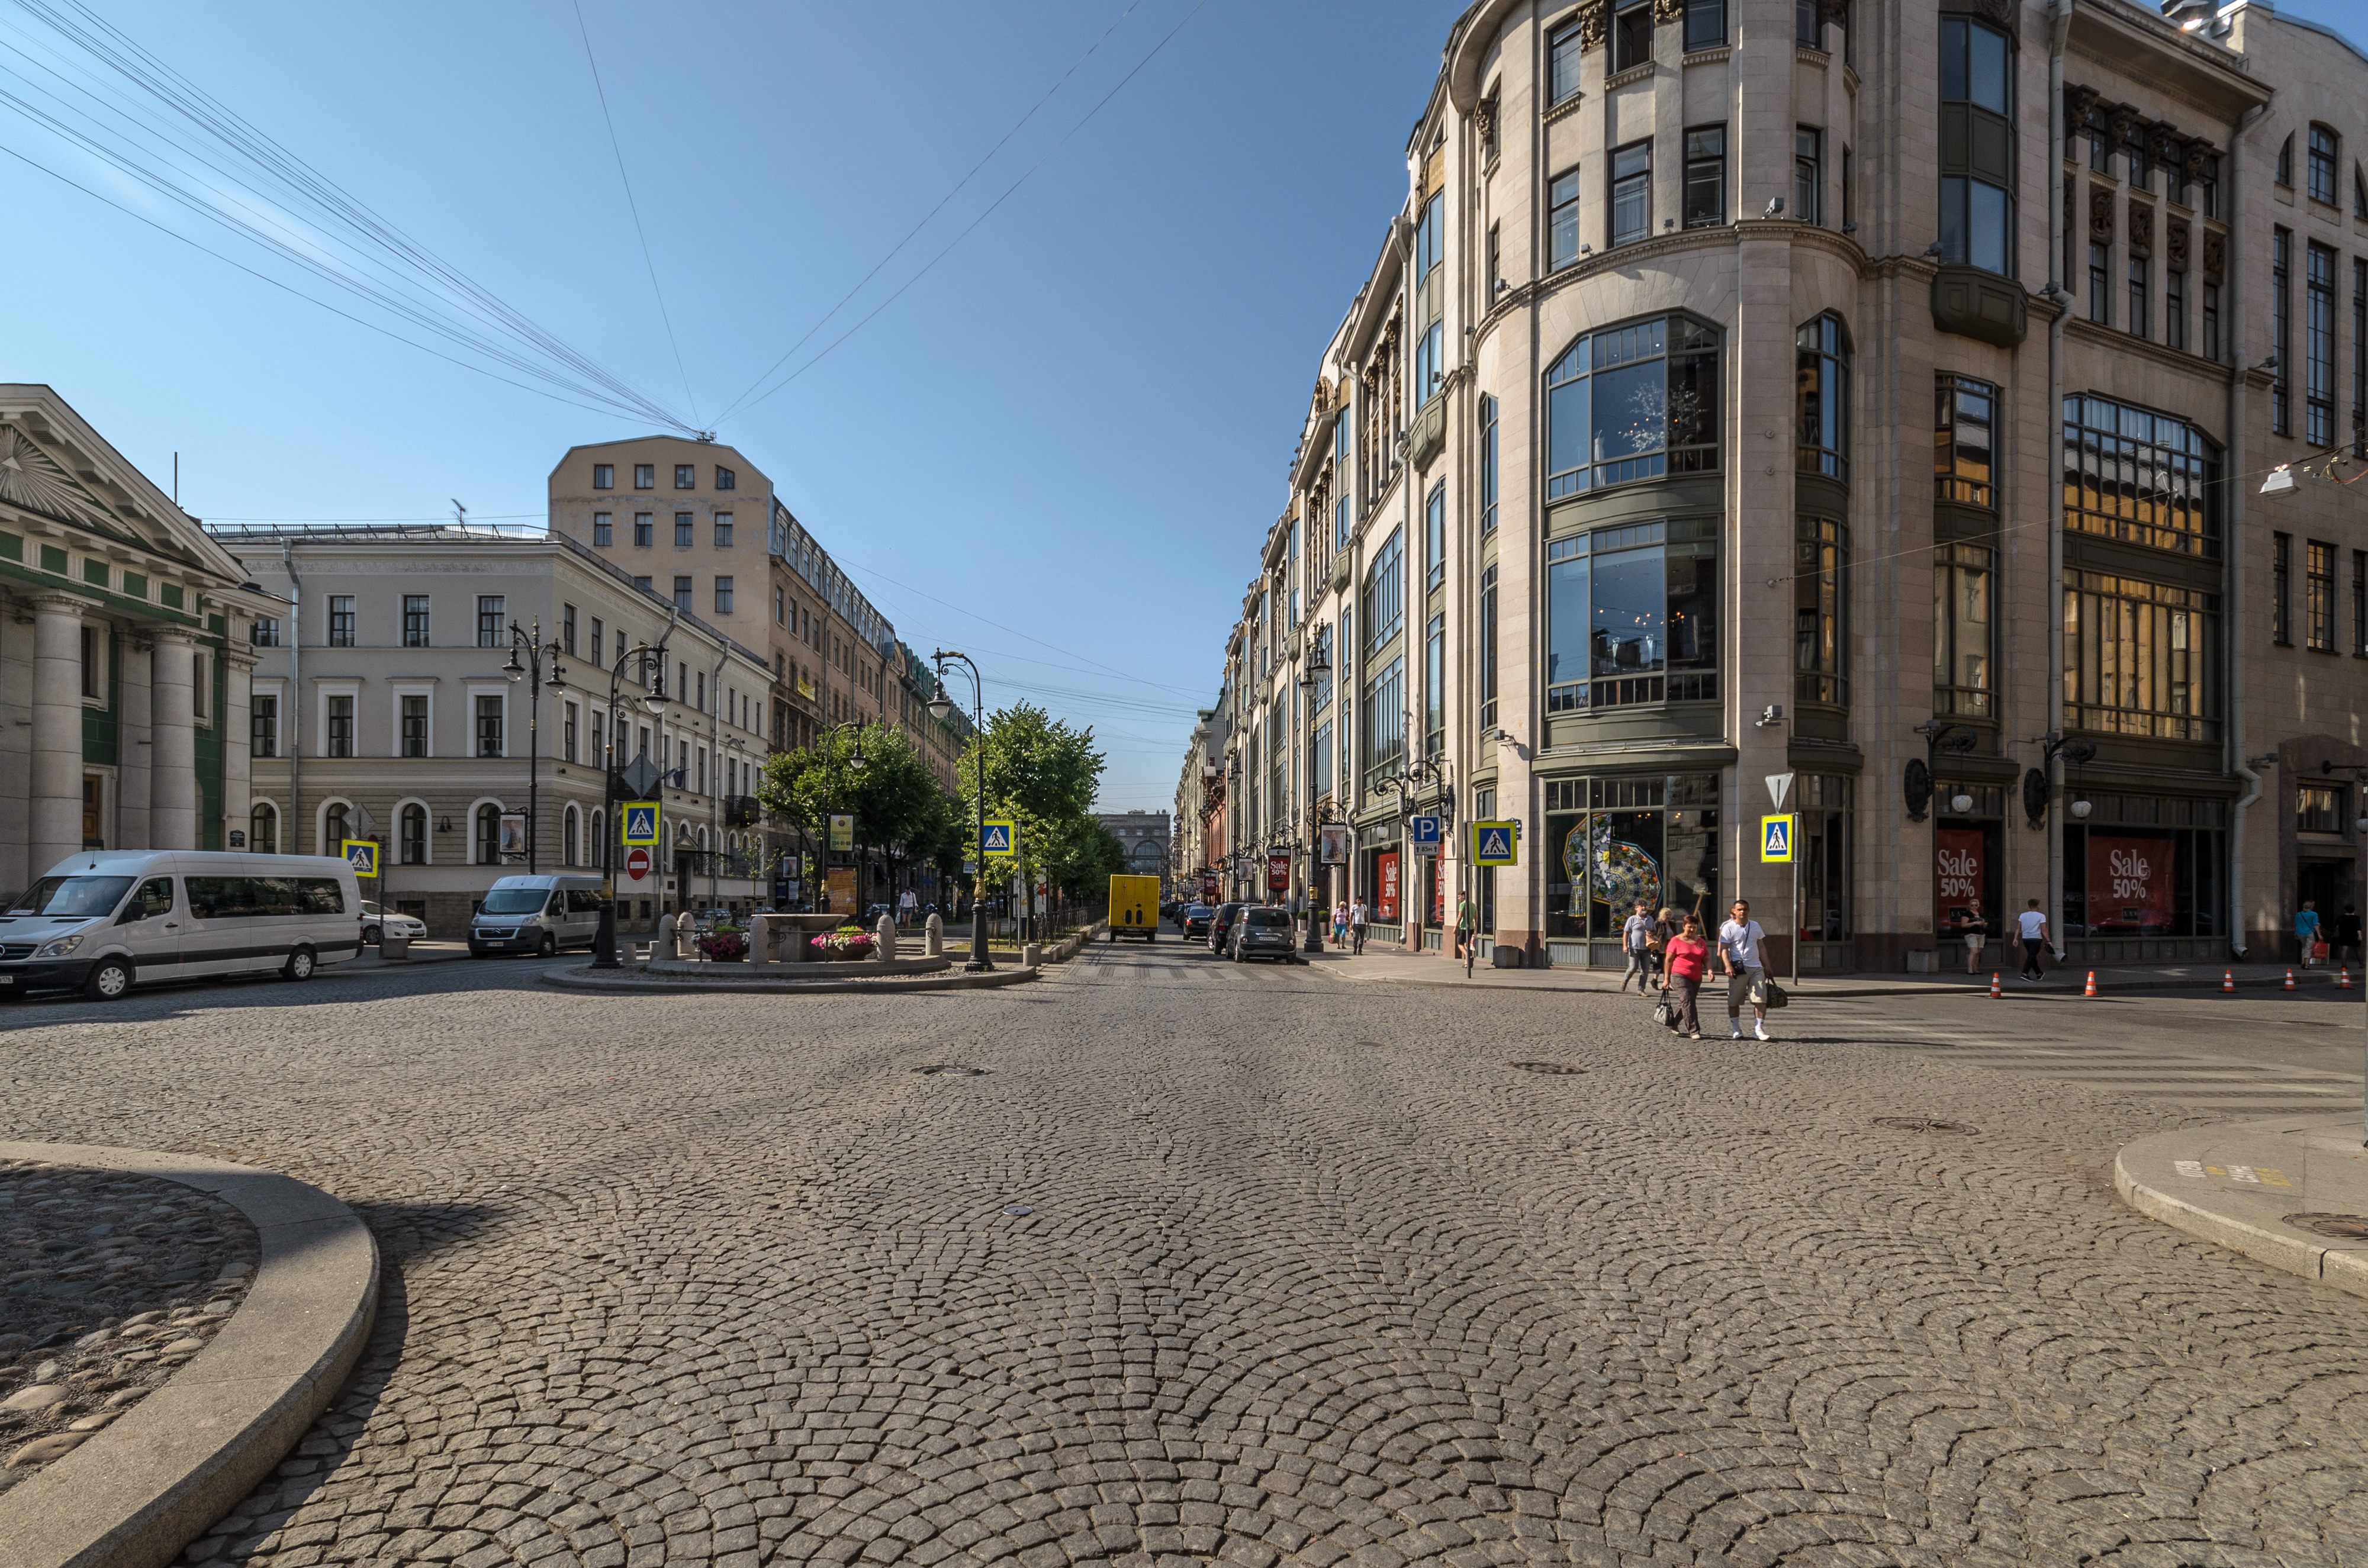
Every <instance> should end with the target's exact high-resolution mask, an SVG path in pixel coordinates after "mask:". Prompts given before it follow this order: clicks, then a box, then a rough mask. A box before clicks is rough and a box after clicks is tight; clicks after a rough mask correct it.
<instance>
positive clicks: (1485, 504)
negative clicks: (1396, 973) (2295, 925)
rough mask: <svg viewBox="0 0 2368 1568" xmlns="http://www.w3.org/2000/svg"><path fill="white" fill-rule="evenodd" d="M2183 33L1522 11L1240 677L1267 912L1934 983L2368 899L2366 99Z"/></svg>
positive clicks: (1400, 234) (1435, 195)
mask: <svg viewBox="0 0 2368 1568" xmlns="http://www.w3.org/2000/svg"><path fill="white" fill-rule="evenodd" d="M2172 10H2173V12H2174V15H2172V16H2170V17H2165V16H2162V15H2159V14H2157V13H2156V12H2154V11H2151V10H2148V9H2146V8H2145V7H2143V6H2134V5H2129V4H2125V3H2123V0H2084V3H2082V4H2080V5H2078V6H2067V7H2066V9H2065V11H2064V12H2063V13H2062V14H2061V15H2060V16H2059V15H2058V14H2057V13H2056V12H2055V10H2054V9H2053V8H2052V7H2050V6H2044V5H2037V4H2015V3H2013V0H1941V3H1940V4H1939V5H1937V6H1933V5H1917V4H1907V3H1905V0H1889V3H1884V0H1858V3H1857V4H1854V5H1851V6H1833V5H1819V6H1798V5H1793V4H1786V3H1782V0H1724V3H1723V4H1722V3H1720V0H1679V3H1673V4H1667V5H1656V6H1652V7H1650V9H1649V13H1647V12H1646V11H1645V10H1644V9H1643V8H1636V9H1634V12H1633V14H1632V13H1631V11H1630V9H1629V8H1624V7H1623V8H1618V9H1617V11H1616V13H1615V9H1614V8H1612V7H1610V6H1603V5H1595V6H1580V7H1578V8H1577V9H1576V10H1573V9H1568V8H1563V7H1556V6H1537V5H1534V4H1530V3H1527V0H1483V3H1481V4H1477V5H1474V6H1471V7H1470V8H1468V9H1467V10H1466V11H1465V12H1464V14H1463V16H1462V17H1460V18H1459V19H1458V20H1457V22H1456V23H1455V25H1454V27H1453V28H1452V30H1451V32H1450V34H1449V38H1448V40H1447V47H1446V49H1445V51H1444V53H1443V56H1442V63H1441V67H1440V74H1439V77H1438V79H1437V82H1436V84H1435V85H1434V88H1433V91H1432V93H1431V95H1430V97H1429V102H1428V103H1427V104H1426V106H1425V107H1424V109H1423V112H1422V114H1421V117H1420V119H1419V120H1418V122H1417V125H1416V127H1415V130H1414V131H1413V134H1412V136H1411V137H1410V138H1409V140H1408V142H1406V146H1405V147H1404V149H1403V153H1404V157H1405V165H1406V200H1405V203H1404V205H1403V207H1402V208H1401V210H1399V212H1398V213H1397V214H1396V215H1395V217H1394V218H1393V219H1392V222H1391V225H1390V229H1389V233H1388V235H1387V238H1386V240H1385V242H1384V244H1383V247H1382V249H1381V252H1380V254H1379V255H1378V256H1377V257H1376V259H1375V262H1374V265H1373V268H1372V274H1371V276H1370V277H1369V278H1368V279H1367V281H1366V283H1365V285H1364V286H1363V288H1362V289H1361V290H1360V291H1359V292H1358V294H1357V297H1356V299H1355V300H1354V301H1353V302H1352V303H1351V304H1350V306H1349V310H1348V312H1347V313H1346V315H1345V317H1344V318H1343V320H1342V321H1341V322H1340V324H1338V328H1337V330H1336V331H1335V333H1334V334H1333V335H1332V338H1331V340H1330V342H1329V344H1328V345H1327V346H1326V349H1325V351H1324V353H1323V355H1322V356H1321V357H1320V358H1319V361H1318V363H1317V365H1316V367H1315V388H1314V390H1313V392H1312V393H1311V394H1310V397H1309V401H1308V405H1307V412H1306V415H1305V418H1304V424H1303V428H1302V430H1301V431H1300V432H1299V436H1298V448H1297V450H1296V452H1295V454H1294V457H1293V460H1292V466H1291V484H1290V490H1289V494H1287V496H1286V497H1285V502H1284V505H1283V507H1282V509H1281V513H1280V515H1279V516H1278V517H1277V518H1276V519H1275V521H1274V522H1273V524H1272V525H1271V527H1270V528H1269V529H1268V531H1267V535H1266V540H1265V543H1264V546H1263V548H1262V550H1261V551H1260V555H1259V560H1258V562H1257V571H1256V574H1255V575H1254V576H1253V577H1252V578H1251V579H1250V581H1249V583H1248V585H1247V590H1246V593H1245V597H1244V599H1243V603H1242V608H1241V613H1240V617H1239V619H1238V620H1237V622H1236V624H1235V627H1234V629H1233V631H1232V634H1231V636H1230V638H1229V641H1228V645H1227V648H1226V657H1225V678H1224V694H1223V697H1222V699H1221V702H1222V707H1223V709H1224V720H1225V724H1224V742H1223V746H1224V763H1223V768H1222V772H1221V776H1220V777H1221V781H1222V786H1223V788H1224V791H1225V794H1226V798H1227V800H1228V801H1229V802H1230V806H1229V809H1230V812H1231V814H1232V822H1231V824H1230V827H1231V832H1232V836H1233V838H1234V841H1235V846H1236V857H1237V858H1238V855H1239V854H1240V853H1242V852H1249V853H1256V852H1258V851H1260V850H1272V849H1281V850H1288V851H1290V852H1291V853H1292V855H1293V856H1294V858H1295V859H1296V862H1297V864H1298V866H1299V868H1300V871H1299V878H1298V884H1297V886H1296V888H1295V889H1294V892H1293V897H1294V899H1296V898H1299V897H1307V896H1312V897H1314V898H1315V899H1317V900H1319V901H1321V900H1328V899H1330V898H1333V897H1337V896H1339V894H1340V893H1341V892H1344V891H1347V890H1349V889H1353V890H1354V891H1355V892H1359V893H1361V894H1363V895H1364V896H1365V897H1366V898H1367V899H1368V900H1369V902H1370V903H1372V905H1373V907H1374V910H1375V915H1376V923H1377V939H1381V940H1385V941H1386V940H1392V939H1398V940H1403V941H1405V942H1406V944H1407V945H1408V946H1409V947H1415V948H1417V949H1420V948H1429V947H1432V946H1435V945H1436V943H1437V939H1438V933H1437V930H1436V926H1437V923H1438V920H1439V918H1440V915H1442V914H1444V913H1445V912H1447V911H1449V910H1452V907H1453V903H1454V898H1455V894H1456V892H1457V891H1458V890H1460V889H1468V890H1470V891H1471V892H1473V893H1474V895H1475V897H1476V898H1477V900H1478V902H1479V903H1480V904H1481V906H1482V913H1483V924H1484V926H1485V927H1486V928H1487V929H1489V930H1491V931H1492V932H1493V933H1494V936H1495V939H1496V940H1497V941H1499V942H1503V943H1508V944H1512V945H1516V946H1518V947H1520V949H1523V951H1524V953H1525V955H1526V956H1527V958H1528V959H1529V960H1530V961H1533V962H1535V961H1549V960H1550V961H1554V962H1564V963H1569V962H1578V963H1588V962H1599V963H1600V962H1605V961H1617V960H1616V957H1615V953H1616V924H1617V919H1618V917H1619V915H1621V914H1623V913H1624V912H1625V908H1626V906H1627V903H1628V902H1629V901H1630V900H1631V899H1632V898H1634V897H1636V896H1646V897H1651V898H1653V899H1655V900H1656V901H1657V902H1659V903H1664V904H1668V905H1673V906H1677V907H1681V908H1695V907H1699V908H1700V909H1702V912H1703V913H1704V914H1705V915H1718V914H1720V913H1723V911H1724V909H1725V905H1726V903H1728V902H1729V901H1731V900H1733V899H1734V898H1736V897H1738V896H1740V897H1744V898H1748V900H1749V901H1750V902H1751V903H1752V904H1753V906H1754V909H1755V912H1756V913H1757V915H1759V918H1760V920H1761V923H1762V924H1763V926H1765V927H1766V928H1767V930H1768V931H1769V933H1770V937H1771V941H1770V949H1771V958H1772V959H1773V960H1774V961H1775V962H1776V963H1778V964H1779V965H1782V966H1789V965H1791V964H1793V962H1794V961H1795V960H1796V959H1797V961H1798V962H1799V963H1800V964H1801V965H1802V966H1803V967H1804V968H1809V969H1816V968H1841V969H1847V968H1866V969H1874V970H1892V971H1896V970H1901V969H1909V970H1915V969H1921V968H1925V967H1928V966H1930V965H1932V964H1934V963H1936V962H1940V961H1948V960H1949V956H1950V955H1951V954H1952V953H1956V954H1960V955H1961V954H1962V950H1963V949H1962V940H1961V935H1960V933H1961V931H1962V929H1963V928H1964V925H1965V923H1966V921H1967V918H1968V915H1970V913H1971V912H1972V911H1974V910H1975V909H1976V908H1978V909H1979V910H1980V911H1981V913H1982V915H1983V916H1984V917H1985V918H1986V919H1987V922H1988V923H1989V926H1990V929H1991V931H1992V932H1993V933H1996V932H1998V931H1999V930H2000V929H2001V928H2002V927H2003V926H2005V925H2006V923H2007V918H2008V915H2009V913H2010V912H2011V911H2014V910H2020V909H2021V907H2022V906H2023V905H2024V903H2025V902H2026V900H2028V899H2032V898H2036V899H2039V900H2040V901H2041V903H2042V905H2043V907H2044V910H2045V911H2046V912H2047V913H2048V915H2049V916H2050V918H2051V920H2052V922H2053V923H2054V926H2053V929H2054V931H2055V935H2056V936H2057V937H2058V939H2059V940H2060V941H2062V942H2063V943H2064V944H2065V945H2066V946H2067V947H2068V948H2069V949H2070V950H2071V953H2072V955H2073V956H2074V958H2075V959H2076V960H2084V961H2088V962H2112V961H2123V960H2126V961H2139V960H2173V959H2187V960H2212V959H2218V958H2224V957H2227V956H2230V955H2231V954H2234V953H2246V954H2249V955H2252V956H2260V954H2261V953H2263V952H2265V951H2266V952H2269V953H2272V954H2274V953H2275V952H2277V951H2278V950H2279V949H2278V943H2279V940H2280V935H2279V934H2280V932H2281V931H2283V930H2284V929H2286V928H2287V913H2288V912H2289V911H2290V910H2291V909H2292V908H2293V907H2294V903H2295V901H2296V900H2298V899H2299V898H2301V897H2304V896H2306V895H2315V896H2317V898H2318V899H2319V901H2320V906H2321V908H2322V909H2328V908H2329V907H2330V904H2329V901H2330V900H2332V901H2334V903H2336V904H2340V903H2341V902H2345V901H2353V900H2357V899H2358V897H2359V896H2360V887H2359V881H2358V877H2357V874H2356V872H2355V870H2354V866H2355V864H2356V859H2357V855H2358V851H2359V834H2358V830H2357V828H2356V826H2355V820H2356V818H2357V817H2358V815H2359V812H2360V810H2361V800H2360V795H2361V787H2360V785H2359V783H2358V782H2357V781H2356V779H2355V777H2354V775H2355V772H2356V770H2357V768H2358V767H2359V765H2361V764H2362V763H2368V752H2363V751H2362V750H2361V749H2359V742H2360V737H2359V736H2358V735H2357V734H2356V724H2355V723H2354V722H2353V719H2352V715H2353V714H2355V713H2356V712H2357V710H2358V708H2359V705H2360V704H2359V698H2360V695H2361V690H2362V686H2361V676H2360V672H2361V671H2362V668H2363V667H2368V666H2363V665H2361V664H2360V663H2359V659H2360V657H2361V655H2362V653H2368V553H2363V552H2368V526H2363V524H2362V519H2361V516H2360V512H2359V508H2358V506H2357V505H2355V504H2349V503H2350V502H2351V497H2350V496H2349V495H2348V494H2346V493H2345V492H2344V490H2343V489H2342V487H2341V486H2340V485H2339V484H2337V483H2330V481H2329V479H2328V477H2327V475H2326V472H2325V471H2326V468H2327V462H2328V457H2329V455H2330V450H2331V449H2334V448H2335V447H2337V446H2338V445H2339V443H2351V442H2352V441H2354V440H2355V439H2356V438H2357V437H2355V434H2354V432H2355V430H2356V428H2357V426H2356V424H2355V422H2356V421H2357V420H2358V418H2359V417H2360V407H2361V404H2362V402H2363V401H2368V388H2363V385H2362V382H2363V381H2368V377H2363V376H2362V372H2361V371H2360V369H2358V367H2359V366H2361V365H2362V364H2363V363H2368V360H2362V358H2359V356H2360V354H2361V352H2362V345H2361V344H2360V342H2359V341H2358V334H2359V331H2360V328H2359V325H2358V321H2359V314H2358V312H2360V311H2361V310H2362V309H2363V308H2368V307H2362V306H2361V305H2358V304H2355V303H2354V302H2353V301H2354V300H2355V299H2368V187H2362V186H2361V183H2360V182H2362V171H2361V168H2360V165H2359V163H2358V158H2359V153H2360V151H2361V150H2362V139H2364V138H2368V123H2357V124H2355V123H2352V121H2354V120H2355V119H2357V107H2358V105H2359V104H2361V103H2362V102H2368V61H2363V59H2362V56H2361V55H2360V53H2359V52H2358V51H2356V50H2354V49H2352V48H2351V46H2350V45H2349V44H2347V43H2345V42H2343V41H2342V40H2338V39H2336V38H2334V37H2333V36H2332V35H2329V34H2328V33H2326V32H2325V31H2324V30H2321V29H2315V28H2309V27H2307V26H2305V25H2304V24H2300V23H2296V22H2293V21H2290V20H2287V19H2285V18H2282V17H2277V16H2275V15H2274V14H2273V13H2272V12H2271V10H2270V9H2269V8H2268V7H2267V6H2247V5H2242V4H2240V5H2237V6H2234V7H2231V8H2229V9H2227V10H2226V11H2225V12H2223V13H2219V14H2216V15H2215V14H2214V12H2212V11H2211V10H2210V9H2209V8H2206V7H2200V6H2185V5H2180V6H2173V7H2172ZM2314 127H2316V128H2317V131H2316V132H2315V131H2314ZM2315 134H2317V135H2318V136H2319V137H2320V138H2321V140H2320V142H2317V143H2316V144H2317V146H2318V147H2319V152H2320V158H2319V161H2318V162H2317V163H2316V164H2315V163H2314V162H2313V157H2312V151H2313V147H2314V145H2315V143H2314V136H2315ZM2289 137H2291V138H2292V139H2293V143H2292V150H2291V151H2290V152H2286V153H2282V152H2281V149H2282V148H2283V147H2285V146H2286V144H2287V139H2288V138H2289ZM2330 169H2331V171H2332V172H2331V173H2330V172H2329V170H2330ZM2314 179H2317V182H2318V194H2319V197H2320V199H2314V198H2313V195H2312V192H2311V186H2312V183H2313V180H2314ZM2330 182H2331V183H2330ZM2329 195H2331V196H2332V198H2333V199H2332V200H2328V199H2324V198H2326V197H2328V196H2329ZM2281 256H2283V260H2281V259H2280V257H2281ZM2314 280H2317V284H2318V287H2317V290H2316V291H2315V292H2314V291H2313V287H2312V286H2313V282H2314ZM2314 312H2316V313H2315V314H2314ZM2281 321H2283V322H2284V323H2285V325H2284V326H2283V327H2281V326H2280V325H2279V323H2280V322H2281ZM2273 350H2274V351H2277V352H2279V354H2280V355H2281V358H2280V360H2279V362H2278V364H2277V365H2276V366H2265V363H2264V362H2265V361H2266V360H2267V359H2268V358H2269V356H2270V355H2271V353H2272V351H2273ZM2314 437H2317V439H2316V442H2314ZM2305 462H2307V463H2308V465H2309V466H2308V471H2307V472H2306V473H2305V472H2304V467H2303V465H2304V464H2305ZM2279 464H2286V465H2291V466H2290V468H2289V469H2288V472H2289V473H2294V474H2300V475H2302V477H2300V478H2299V479H2298V480H2297V483H2295V484H2294V486H2293V487H2292V488H2288V489H2281V490H2278V491H2277V492H2276V493H2274V494H2267V495H2264V494H2259V492H2260V487H2261V485H2262V483H2263V481H2264V479H2265V478H2266V477H2267V476H2268V475H2269V473H2270V472H2271V470H2272V468H2274V467H2275V466H2276V465H2279ZM2360 472H2362V470H2361V468H2360V466H2359V465H2358V463H2357V462H2356V461H2354V460H2345V462H2344V463H2343V464H2342V465H2340V466H2339V468H2338V469H2337V471H2336V472H2335V474H2334V477H2335V478H2337V479H2346V478H2351V477H2354V476H2356V475H2357V474H2358V473H2360ZM2282 562H2283V564H2281V563H2282ZM1771 777H1775V778H1784V779H1787V780H1788V781H1787V782H1786V783H1785V785H1784V788H1785V790H1786V799H1785V801H1784V806H1783V809H1784V810H1785V811H1786V812H1796V813H1798V814H1799V815H1798V821H1797V822H1796V823H1795V824H1793V843H1794V846H1795V847H1796V848H1797V850H1798V851H1799V856H1798V859H1797V861H1796V862H1794V863H1780V862H1776V861H1772V860H1768V859H1764V858H1762V853H1761V851H1762V848H1763V844H1762V835H1763V824H1762V822H1761V819H1762V818H1763V817H1765V816H1768V815H1770V814H1772V813H1774V812H1776V810H1777V807H1776V806H1775V804H1774V803H1773V801H1772V800H1771V794H1770V786H1769V785H1768V784H1767V783H1766V782H1764V781H1765V780H1767V779H1769V778H1771ZM1414 812H1437V813H1439V814H1440V815H1442V816H1444V817H1446V818H1447V819H1448V821H1449V823H1450V824H1451V826H1450V830H1449V832H1448V834H1447V835H1446V844H1445V847H1444V848H1443V850H1442V851H1441V853H1440V855H1439V856H1438V857H1437V858H1429V857H1426V856H1425V855H1423V854H1422V853H1420V852H1419V850H1418V848H1417V846H1414V845H1412V844H1410V843H1408V842H1407V834H1406V825H1405V823H1406V817H1407V816H1408V815H1410V814H1412V813H1414ZM1481 818H1489V819H1506V820H1511V821H1514V822H1518V823H1519V824H1520V828H1521V835H1522V837H1521V847H1520V864H1519V866H1518V867H1517V868H1512V869H1501V870H1495V871H1490V870H1487V869H1474V867H1472V866H1471V865H1470V864H1469V862H1468V860H1467V859H1466V858H1465V857H1464V854H1463V845H1462V842H1461V838H1462V835H1461V833H1460V832H1459V831H1458V829H1460V828H1462V827H1463V826H1465V825H1467V824H1470V823H1471V822H1473V821H1474V820H1476V819H1481ZM1332 822H1337V823H1340V824H1346V826H1347V827H1348V829H1349V833H1350V835H1351V837H1352V842H1353V845H1354V850H1353V854H1352V856H1351V864H1350V865H1349V867H1347V868H1346V869H1345V870H1329V871H1327V870H1325V869H1320V868H1318V867H1316V866H1315V864H1314V856H1313V854H1312V848H1313V846H1314V845H1315V842H1316V841H1317V838H1318V830H1319V828H1320V826H1321V825H1322V824H1326V823H1332ZM2288 824H2292V825H2288ZM2305 824H2316V825H2305ZM1796 878H1797V883H1796ZM1796 886H1797V892H1796ZM1796 947H1797V949H1798V951H1797V953H1796V951H1795V950H1794V949H1795V948H1796ZM2287 951H2288V952H2289V953H2290V952H2291V946H2290V944H2289V946H2288V949H2287Z"/></svg>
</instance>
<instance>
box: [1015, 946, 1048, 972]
mask: <svg viewBox="0 0 2368 1568" xmlns="http://www.w3.org/2000/svg"><path fill="white" fill-rule="evenodd" d="M1043 961H1044V953H1043V949H1041V948H1039V947H1038V946H1037V945H1036V944H1035V943H1033V942H1030V943H1029V944H1028V945H1027V946H1026V947H1024V948H1022V949H1019V967H1020V968H1022V969H1036V968H1038V967H1040V966H1041V965H1042V963H1043Z"/></svg>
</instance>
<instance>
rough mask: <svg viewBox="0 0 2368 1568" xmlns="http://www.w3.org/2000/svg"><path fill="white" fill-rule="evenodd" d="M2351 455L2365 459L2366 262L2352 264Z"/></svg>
mask: <svg viewBox="0 0 2368 1568" xmlns="http://www.w3.org/2000/svg"><path fill="white" fill-rule="evenodd" d="M2351 455H2352V456H2353V457H2355V458H2368V258H2357V259H2354V260H2353V262H2352V263H2351Z"/></svg>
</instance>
